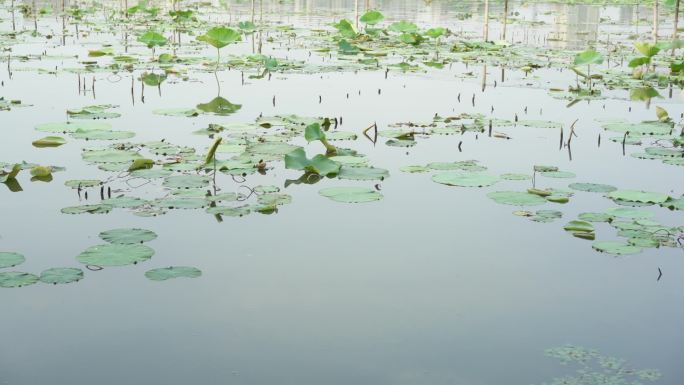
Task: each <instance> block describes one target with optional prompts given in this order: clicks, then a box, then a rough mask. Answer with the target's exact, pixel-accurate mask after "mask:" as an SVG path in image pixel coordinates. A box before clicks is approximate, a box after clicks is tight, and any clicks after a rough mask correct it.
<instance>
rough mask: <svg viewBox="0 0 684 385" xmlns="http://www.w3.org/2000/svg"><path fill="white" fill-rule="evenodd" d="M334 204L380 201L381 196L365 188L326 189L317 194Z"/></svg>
mask: <svg viewBox="0 0 684 385" xmlns="http://www.w3.org/2000/svg"><path fill="white" fill-rule="evenodd" d="M318 193H319V194H320V195H322V196H324V197H326V198H329V199H331V200H333V201H335V202H342V203H366V202H373V201H378V200H380V199H382V194H380V193H379V192H377V191H375V190H373V189H370V188H365V187H328V188H324V189H322V190H320V191H319V192H318Z"/></svg>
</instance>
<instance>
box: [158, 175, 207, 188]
mask: <svg viewBox="0 0 684 385" xmlns="http://www.w3.org/2000/svg"><path fill="white" fill-rule="evenodd" d="M210 182H211V178H210V177H208V176H204V175H172V176H169V177H166V178H164V183H163V185H164V187H168V188H204V187H207V186H209V183H210Z"/></svg>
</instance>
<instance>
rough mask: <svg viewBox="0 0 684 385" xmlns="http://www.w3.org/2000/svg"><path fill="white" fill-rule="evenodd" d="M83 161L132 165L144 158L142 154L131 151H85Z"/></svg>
mask: <svg viewBox="0 0 684 385" xmlns="http://www.w3.org/2000/svg"><path fill="white" fill-rule="evenodd" d="M82 156H83V160H85V161H86V162H92V163H131V162H133V161H134V160H136V159H140V158H142V156H140V154H138V153H137V152H135V151H130V150H116V149H109V148H107V149H100V150H86V151H83V154H82Z"/></svg>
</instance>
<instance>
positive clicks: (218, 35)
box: [197, 27, 242, 49]
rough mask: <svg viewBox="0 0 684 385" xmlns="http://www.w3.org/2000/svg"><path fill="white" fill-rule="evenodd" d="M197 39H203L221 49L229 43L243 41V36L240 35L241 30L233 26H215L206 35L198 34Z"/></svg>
mask: <svg viewBox="0 0 684 385" xmlns="http://www.w3.org/2000/svg"><path fill="white" fill-rule="evenodd" d="M197 40H199V41H203V42H205V43H207V44H209V45H211V46H212V47H214V48H216V49H221V48H223V47H225V46H227V45H229V44H233V43H237V42H239V41H241V40H242V36H240V32H237V31H235V30H234V29H232V28H226V27H214V28H212V29H210V30H208V31H207V32H206V33H205V34H204V35H200V36H197Z"/></svg>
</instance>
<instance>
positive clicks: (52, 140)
mask: <svg viewBox="0 0 684 385" xmlns="http://www.w3.org/2000/svg"><path fill="white" fill-rule="evenodd" d="M65 143H66V140H65V139H64V138H62V137H61V136H46V137H44V138H41V139H38V140H34V141H33V143H31V144H32V145H33V147H38V148H43V147H59V146H61V145H63V144H65Z"/></svg>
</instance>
